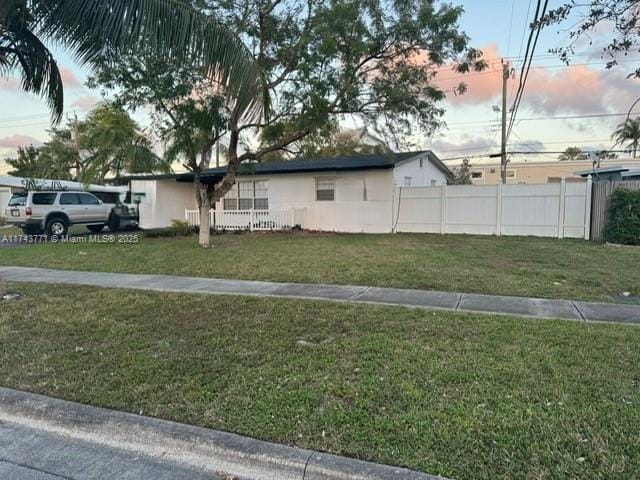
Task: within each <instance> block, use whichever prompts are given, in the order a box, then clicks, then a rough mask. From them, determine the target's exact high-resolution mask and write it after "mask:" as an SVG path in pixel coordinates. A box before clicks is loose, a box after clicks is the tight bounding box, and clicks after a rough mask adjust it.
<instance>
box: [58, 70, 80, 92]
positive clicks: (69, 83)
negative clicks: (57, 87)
mask: <svg viewBox="0 0 640 480" xmlns="http://www.w3.org/2000/svg"><path fill="white" fill-rule="evenodd" d="M59 70H60V77H61V78H62V84H63V85H64V87H65V88H68V89H75V88H79V87H81V86H82V84H81V83H80V80H78V77H76V75H75V73H73V71H71V70H70V69H68V68H66V67H60V69H59Z"/></svg>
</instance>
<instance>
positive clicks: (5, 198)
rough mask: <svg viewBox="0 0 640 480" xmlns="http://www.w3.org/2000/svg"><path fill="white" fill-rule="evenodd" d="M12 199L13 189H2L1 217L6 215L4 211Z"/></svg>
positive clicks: (0, 195)
mask: <svg viewBox="0 0 640 480" xmlns="http://www.w3.org/2000/svg"><path fill="white" fill-rule="evenodd" d="M10 199H11V189H10V188H6V187H0V217H2V216H3V215H4V211H5V209H6V208H7V204H8V203H9V200H10Z"/></svg>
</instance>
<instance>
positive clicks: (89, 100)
mask: <svg viewBox="0 0 640 480" xmlns="http://www.w3.org/2000/svg"><path fill="white" fill-rule="evenodd" d="M99 101H100V97H97V96H95V95H82V96H81V97H78V98H76V99H75V100H74V102H73V103H72V104H71V108H77V109H78V110H80V111H82V112H86V111H88V110H91V109H92V108H93V107H94V106H95V105H96V103H98V102H99Z"/></svg>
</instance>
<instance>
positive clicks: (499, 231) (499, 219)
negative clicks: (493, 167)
mask: <svg viewBox="0 0 640 480" xmlns="http://www.w3.org/2000/svg"><path fill="white" fill-rule="evenodd" d="M496 235H497V236H498V237H499V236H500V235H502V184H501V183H498V185H497V187H496Z"/></svg>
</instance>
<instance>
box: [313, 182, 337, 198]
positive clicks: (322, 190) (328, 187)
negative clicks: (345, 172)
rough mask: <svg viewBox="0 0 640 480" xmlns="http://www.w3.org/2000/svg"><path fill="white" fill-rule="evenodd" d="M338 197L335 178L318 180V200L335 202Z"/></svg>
mask: <svg viewBox="0 0 640 480" xmlns="http://www.w3.org/2000/svg"><path fill="white" fill-rule="evenodd" d="M335 196H336V181H335V180H334V179H333V178H317V179H316V200H317V201H318V202H333V201H334V200H335Z"/></svg>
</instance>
